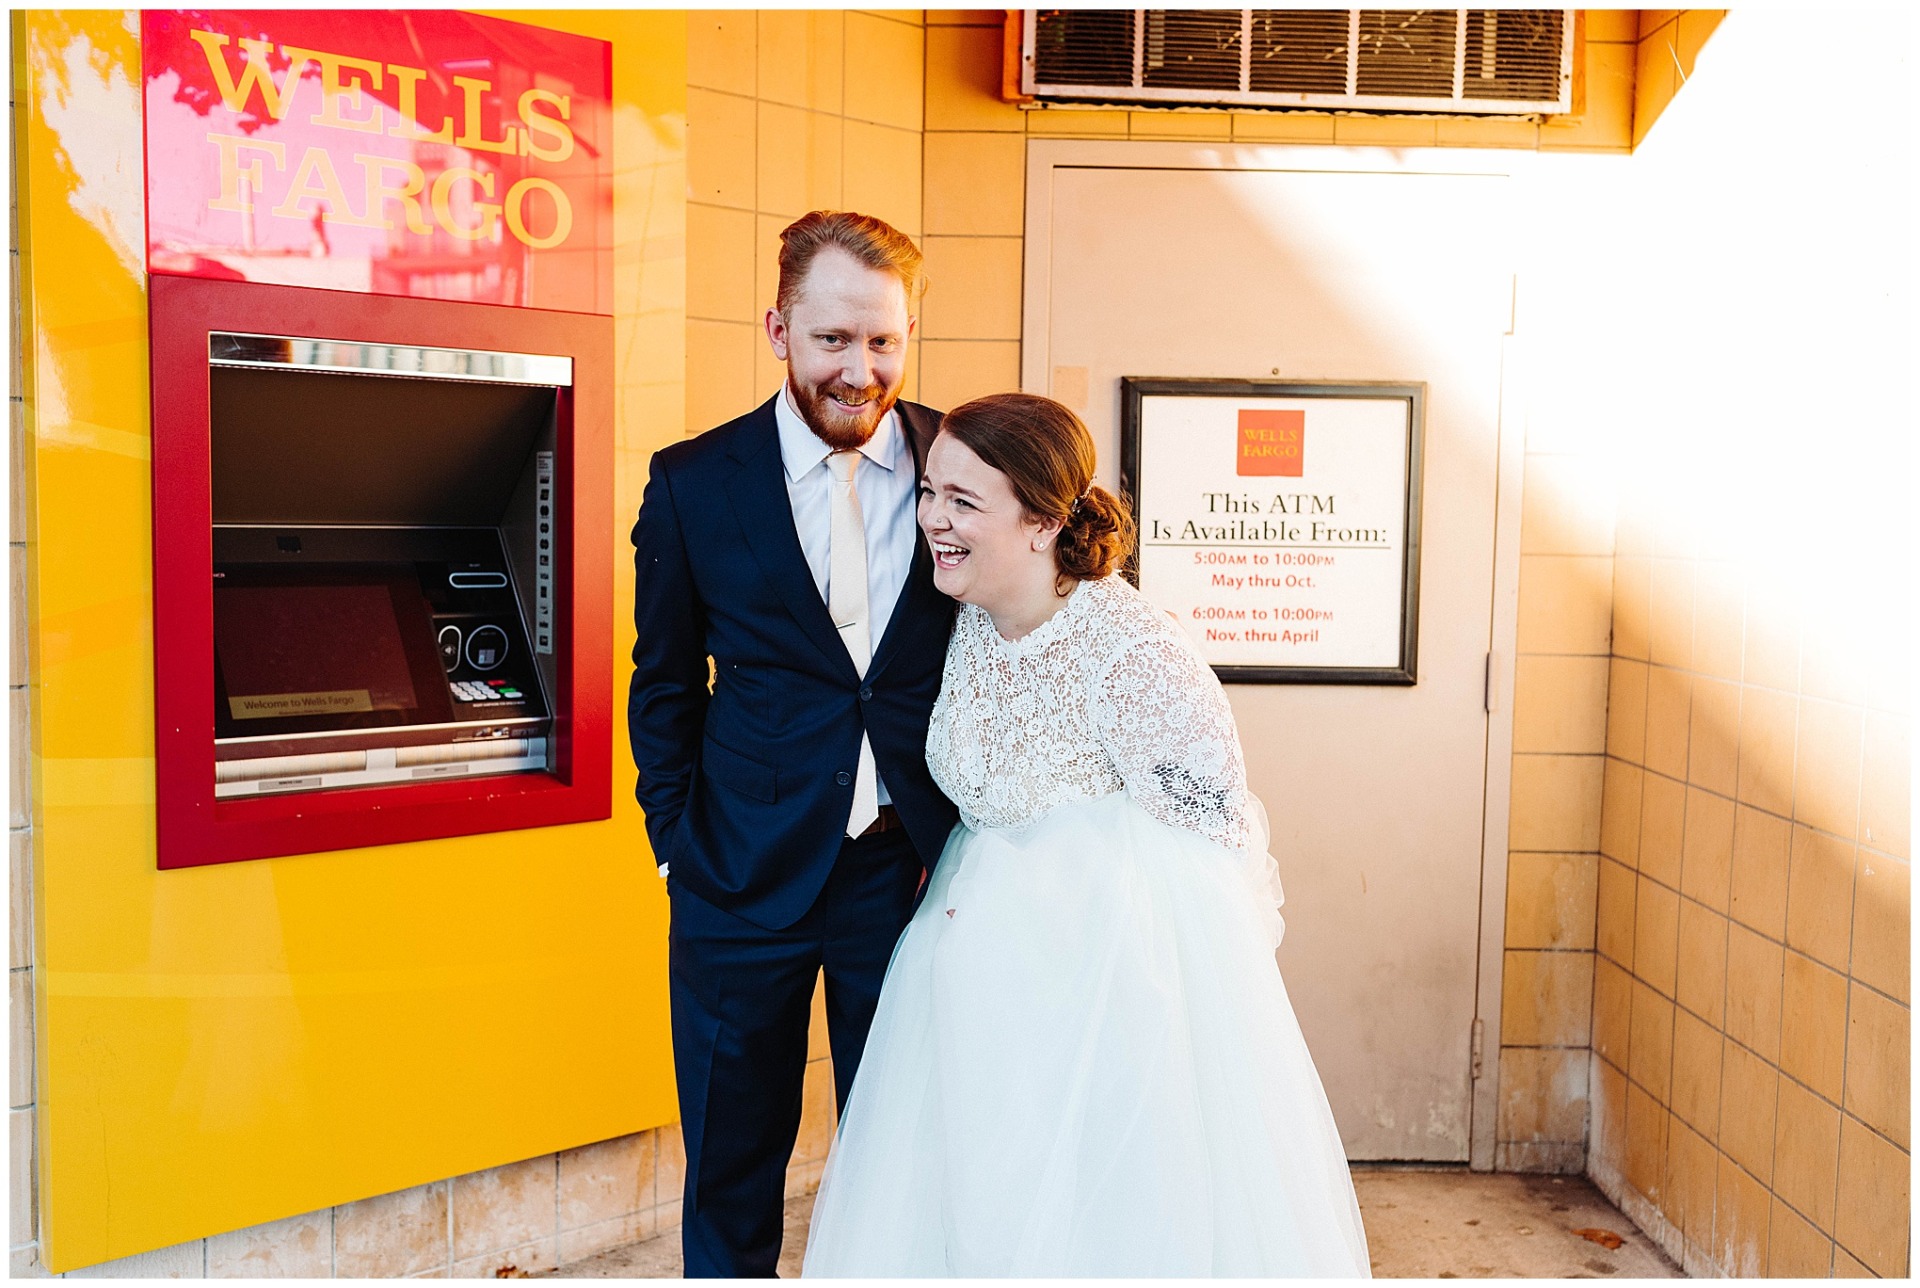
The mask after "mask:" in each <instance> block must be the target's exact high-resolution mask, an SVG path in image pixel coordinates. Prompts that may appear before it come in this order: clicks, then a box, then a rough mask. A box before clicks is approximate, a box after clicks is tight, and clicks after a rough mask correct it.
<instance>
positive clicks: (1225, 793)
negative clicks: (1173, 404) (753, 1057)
mask: <svg viewBox="0 0 1920 1288" xmlns="http://www.w3.org/2000/svg"><path fill="white" fill-rule="evenodd" d="M1093 465H1094V453H1093V443H1092V440H1091V439H1090V438H1089V437H1088V434H1087V431H1086V428H1085V426H1083V425H1082V424H1081V423H1080V421H1079V420H1078V418H1076V417H1075V416H1074V415H1073V413H1072V412H1070V411H1068V410H1067V409H1066V408H1065V407H1062V406H1061V405H1059V404H1058V403H1055V402H1052V401H1051V400H1049V399H1045V398H1039V397H1035V396H1032V395H1027V394H997V395H994V396H992V397H988V398H982V399H979V400H977V401H975V402H971V403H968V404H966V405H965V406H963V407H960V408H958V409H956V410H954V411H952V412H950V413H948V415H947V417H946V419H945V421H943V422H942V425H941V431H940V435H939V437H938V438H937V439H935V441H934V444H933V447H932V449H931V451H930V452H929V454H928V457H927V467H926V475H925V477H924V478H923V480H922V487H921V493H920V525H921V528H922V529H923V530H924V531H925V533H926V537H927V541H928V543H929V545H930V546H931V549H932V551H933V557H934V569H935V570H934V581H935V584H936V585H938V586H939V588H940V589H941V590H942V591H943V592H945V593H946V594H948V595H950V596H952V597H953V598H955V599H957V600H959V601H960V602H961V605H962V607H961V609H960V612H959V616H958V618H957V620H956V622H955V625H954V630H953V638H952V641H951V643H950V644H949V646H948V651H947V663H946V672H945V675H944V678H943V681H942V685H941V691H940V698H939V701H938V702H937V703H936V704H935V706H934V709H933V719H932V725H931V728H930V730H929V732H928V735H927V759H928V763H929V764H930V766H931V768H932V770H933V775H934V777H935V779H936V780H937V781H938V782H939V784H940V786H941V788H942V789H943V790H944V791H945V792H946V793H947V795H948V796H950V797H952V798H953V800H954V801H955V803H957V804H958V805H959V807H960V823H959V825H958V826H956V827H955V829H954V831H953V835H952V836H951V837H950V838H949V839H948V841H947V846H946V850H945V851H944V853H943V854H942V856H941V859H940V862H939V864H938V865H937V866H936V867H935V868H934V871H933V874H932V876H931V877H930V879H929V882H928V887H927V891H926V895H925V898H924V900H923V902H922V903H921V905H920V908H919V910H918V912H916V913H915V915H914V918H913V920H912V922H911V923H910V924H909V925H908V927H907V930H906V932H905V934H904V935H902V937H901V940H900V943H899V945H898V946H897V947H896V948H895V950H894V957H893V962H892V964H891V965H890V966H889V968H888V972H887V978H886V984H885V987H884V989H883V990H882V993H881V997H880V1004H879V1010H878V1013H877V1014H876V1016H875V1018H874V1024H873V1030H872V1033H871V1035H870V1036H869V1038H868V1040H867V1048H866V1054H865V1056H864V1057H863V1058H862V1061H861V1065H860V1073H859V1077H858V1079H857V1080H856V1081H855V1083H854V1086H853V1090H852V1093H851V1095H850V1097H849V1100H848V1103H847V1110H846V1116H845V1118H844V1120H843V1121H842V1123H841V1126H840V1131H839V1134H838V1137H837V1139H836V1141H835V1144H834V1149H833V1154H832V1157H831V1158H830V1160H829V1162H828V1165H827V1171H826V1176H825V1179H824V1180H823V1181H822V1183H821V1188H820V1194H819V1197H818V1199H817V1200H816V1202H815V1206H814V1215H813V1230H812V1234H811V1235H810V1237H809V1242H808V1247H807V1259H806V1272H807V1273H808V1274H823V1275H965V1276H989V1275H991V1276H1002V1275H1127V1276H1132V1275H1186V1276H1192V1275H1366V1274H1367V1273H1368V1266H1367V1249H1366V1237H1365V1235H1364V1233H1363V1232H1362V1230H1361V1226H1360V1212H1359V1207H1358V1205H1357V1204H1356V1203H1355V1201H1354V1194H1353V1183H1352V1180H1351V1178H1350V1176H1349V1175H1348V1171H1347V1164H1346V1159H1345V1157H1344V1155H1343V1153H1342V1150H1341V1146H1340V1138H1339V1134H1338V1132H1337V1131H1336V1129H1335V1127H1334V1122H1333V1116H1332V1114H1331V1113H1330V1112H1329V1110H1328V1108H1327V1101H1326V1095H1325V1093H1324V1092H1323V1091H1322V1090H1321V1087H1320V1080H1319V1077H1318V1075H1317V1074H1316V1073H1315V1072H1314V1068H1313V1062H1312V1060H1311V1059H1310V1058H1309V1056H1308V1054H1307V1049H1306V1045H1305V1043H1304V1042H1303V1041H1302V1040H1301V1037H1300V1030H1299V1026H1298V1025H1297V1024H1296V1023H1295V1020H1294V1017H1293V1011H1292V1008H1291V1006H1290V1005H1289V1004H1288V1002H1287V994H1286V990H1285V988H1284V987H1283V986H1282V984H1281V981H1280V974H1279V971H1278V970H1277V969H1276V967H1275V965H1274V956H1273V955H1274V949H1275V948H1276V947H1277V946H1278V944H1279V941H1280V929H1281V927H1280V917H1279V913H1278V911H1277V903H1278V899H1279V889H1278V882H1277V879H1276V876H1275V869H1274V866H1273V860H1272V859H1270V858H1268V857H1267V855H1266V852H1265V851H1266V835H1265V828H1264V825H1263V820H1262V819H1259V818H1258V817H1257V816H1258V814H1259V809H1258V805H1257V802H1254V801H1252V799H1251V798H1250V797H1249V796H1248V795H1247V791H1246V771H1245V767H1244V763H1243V761H1242V758H1241V751H1240V743H1239V738H1238V736H1237V735H1236V733H1235V730H1234V724H1233V715H1232V713H1231V711H1230V710H1229V709H1228V707H1227V702H1226V697H1225V695H1224V694H1223V693H1222V692H1221V689H1220V685H1219V682H1218V681H1217V680H1215V678H1214V676H1213V673H1212V672H1211V671H1210V670H1209V669H1208V668H1207V666H1206V664H1205V663H1204V662H1203V661H1202V660H1201V659H1200V657H1199V655H1198V654H1197V653H1196V652H1195V651H1194V650H1193V648H1192V646H1191V645H1190V644H1189V643H1188V642H1187V640H1186V637H1185V636H1184V635H1182V633H1181V631H1180V628H1179V627H1178V626H1177V625H1176V624H1175V623H1174V622H1173V621H1172V620H1171V619H1169V618H1168V617H1167V615H1166V614H1164V613H1162V612H1160V611H1159V610H1158V609H1156V608H1154V607H1153V606H1152V605H1151V604H1149V603H1148V602H1147V601H1146V600H1145V599H1143V598H1141V596H1140V594H1139V592H1137V591H1136V590H1134V589H1133V588H1132V587H1131V586H1129V585H1128V584H1127V583H1126V582H1124V581H1122V580H1121V579H1119V578H1118V577H1116V576H1114V575H1112V574H1113V570H1114V568H1115V566H1116V564H1117V563H1118V562H1119V561H1120V559H1121V558H1122V557H1123V555H1124V553H1125V551H1126V550H1127V548H1128V547H1129V545H1130V544H1131V539H1132V533H1131V527H1132V524H1131V521H1130V519H1129V517H1128V515H1127V512H1126V511H1125V510H1124V509H1123V508H1122V505H1121V503H1120V501H1119V500H1118V499H1117V498H1115V497H1114V496H1113V495H1112V494H1111V493H1109V492H1107V491H1105V490H1103V489H1101V488H1098V487H1095V486H1093V482H1092V479H1093ZM1250 809H1251V810H1252V812H1253V814H1254V815H1255V816H1256V817H1254V818H1250V817H1249V810H1250Z"/></svg>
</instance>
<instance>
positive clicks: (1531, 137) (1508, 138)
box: [1434, 116, 1540, 148]
mask: <svg viewBox="0 0 1920 1288" xmlns="http://www.w3.org/2000/svg"><path fill="white" fill-rule="evenodd" d="M1435 125H1436V129H1435V133H1434V141H1435V142H1436V143H1438V144H1439V145H1440V146H1441V147H1443V148H1537V147H1539V146H1540V126H1539V123H1538V122H1535V121H1528V120H1520V119H1514V118H1511V117H1496V116H1487V117H1473V116H1469V117H1443V118H1441V119H1440V120H1439V121H1437V122H1436V123H1435Z"/></svg>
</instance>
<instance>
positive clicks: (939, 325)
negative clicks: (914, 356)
mask: <svg viewBox="0 0 1920 1288" xmlns="http://www.w3.org/2000/svg"><path fill="white" fill-rule="evenodd" d="M1021 245H1022V243H1021V241H1020V239H1019V238H1014V237H929V238H927V240H926V251H927V278H928V280H929V282H930V283H931V285H930V286H929V287H928V288H927V300H926V304H925V306H924V308H923V309H922V311H921V314H920V318H921V322H920V326H921V334H922V335H923V336H925V337H926V338H927V339H929V340H1018V339H1019V338H1020V251H1021Z"/></svg>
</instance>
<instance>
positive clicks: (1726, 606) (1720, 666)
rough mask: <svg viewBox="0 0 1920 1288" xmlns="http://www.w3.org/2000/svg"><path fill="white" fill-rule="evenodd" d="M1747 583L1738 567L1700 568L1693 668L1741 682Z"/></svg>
mask: <svg viewBox="0 0 1920 1288" xmlns="http://www.w3.org/2000/svg"><path fill="white" fill-rule="evenodd" d="M1746 593H1747V587H1746V580H1745V576H1744V574H1743V573H1742V571H1741V569H1740V566H1739V565H1738V564H1734V563H1729V562H1724V561H1714V562H1707V563H1702V564H1700V566H1699V568H1698V569H1697V571H1696V576H1695V580H1694V587H1693V667H1694V670H1696V671H1700V672H1702V673H1704V674H1706V675H1712V676H1717V677H1718V678H1720V679H1723V680H1738V679H1739V678H1740V669H1741V666H1742V663H1743V662H1744V660H1745V656H1746V651H1745V650H1746V638H1745V631H1746Z"/></svg>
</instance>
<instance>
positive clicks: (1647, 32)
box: [1634, 9, 1680, 41]
mask: <svg viewBox="0 0 1920 1288" xmlns="http://www.w3.org/2000/svg"><path fill="white" fill-rule="evenodd" d="M1638 17H1639V20H1640V21H1639V29H1638V31H1637V32H1636V33H1635V35H1634V39H1635V40H1636V41H1640V40H1645V39H1646V38H1647V37H1648V36H1651V35H1653V34H1654V33H1655V32H1657V31H1660V30H1661V29H1662V28H1665V27H1668V26H1669V24H1672V23H1675V22H1678V21H1679V19H1680V10H1678V9H1642V10H1640V11H1639V15H1638ZM1668 34H1671V32H1669V33H1668Z"/></svg>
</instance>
